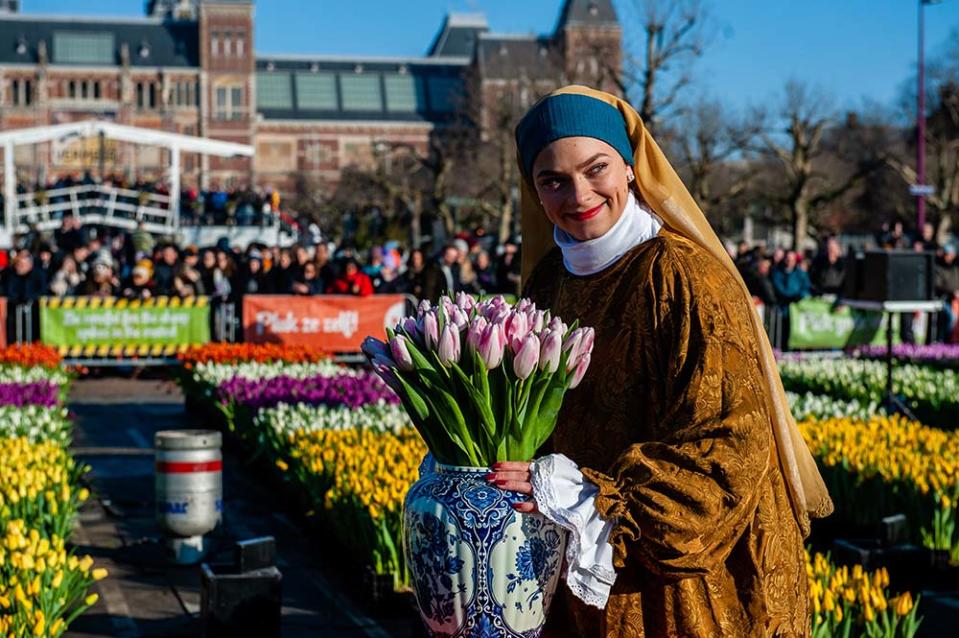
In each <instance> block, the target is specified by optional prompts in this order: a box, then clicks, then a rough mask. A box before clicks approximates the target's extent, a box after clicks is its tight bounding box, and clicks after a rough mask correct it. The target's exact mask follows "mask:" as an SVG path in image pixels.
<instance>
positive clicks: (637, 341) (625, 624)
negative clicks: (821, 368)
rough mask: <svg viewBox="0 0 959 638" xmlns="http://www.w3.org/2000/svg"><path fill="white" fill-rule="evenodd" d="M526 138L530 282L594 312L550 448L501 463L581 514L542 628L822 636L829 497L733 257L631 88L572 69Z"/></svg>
mask: <svg viewBox="0 0 959 638" xmlns="http://www.w3.org/2000/svg"><path fill="white" fill-rule="evenodd" d="M516 138H517V149H518V158H519V163H520V169H521V171H522V175H523V178H524V179H523V181H524V184H523V187H524V188H523V219H522V223H523V248H522V250H523V266H524V278H525V282H524V296H528V297H530V298H531V299H532V300H533V301H535V302H536V304H537V306H538V307H540V308H548V309H550V310H551V311H553V313H554V314H556V315H558V316H560V317H562V318H563V319H564V320H567V321H572V320H573V319H578V320H579V321H580V324H581V325H583V326H591V327H593V328H595V344H594V349H593V353H592V363H591V365H590V368H589V372H588V373H587V374H586V377H585V378H584V379H583V381H582V383H581V385H580V386H579V388H577V389H576V390H574V391H572V392H571V393H570V394H569V395H568V396H567V399H566V401H565V403H564V406H563V409H562V411H561V413H560V417H559V421H558V423H557V426H556V430H555V432H554V433H553V436H552V437H551V439H550V441H549V442H548V443H547V446H546V449H544V450H542V451H541V453H543V454H544V455H543V456H541V457H539V458H538V459H537V460H535V461H533V463H532V464H526V463H501V464H498V465H497V466H496V467H494V473H493V474H492V475H491V476H490V478H489V480H490V481H491V482H493V483H494V484H496V485H498V486H499V487H501V488H503V489H509V490H516V491H520V492H524V493H528V494H531V497H532V498H531V499H530V500H529V501H528V502H526V503H522V504H518V505H517V506H516V508H517V509H519V510H521V511H539V512H541V513H542V514H543V515H545V516H547V518H550V519H551V520H553V521H555V522H557V523H558V524H560V525H562V526H563V527H566V528H567V529H569V530H570V536H569V538H570V543H569V547H568V548H567V553H566V562H565V565H566V567H565V573H564V577H565V581H566V587H561V588H560V591H559V592H558V593H557V595H556V599H555V600H554V604H553V608H552V609H551V611H550V617H549V619H548V622H547V634H545V635H549V636H586V637H589V638H594V637H603V636H606V637H613V636H616V637H623V638H625V637H638V636H648V637H660V636H683V637H685V636H702V637H703V638H715V637H717V636H730V637H737V638H740V637H745V636H808V635H809V632H810V618H809V612H808V609H807V596H808V595H807V583H806V572H805V563H804V556H803V538H804V537H805V536H806V535H807V534H808V532H809V522H810V517H811V516H813V517H819V516H825V515H827V514H828V513H829V512H830V511H831V510H832V502H831V501H830V499H829V495H828V494H827V492H826V489H825V486H824V484H823V482H822V479H821V477H820V476H819V472H818V470H817V468H816V465H815V462H814V460H813V459H812V456H811V455H810V453H809V451H808V449H807V448H806V445H805V443H804V442H803V440H802V438H801V436H800V434H799V432H798V430H797V428H796V425H795V423H794V421H793V419H792V416H791V415H790V413H789V407H788V404H787V402H786V398H785V394H784V392H783V387H782V382H781V380H780V378H779V374H778V372H777V369H776V363H775V360H774V358H773V353H772V349H771V348H770V345H769V341H768V339H767V338H766V335H765V332H764V331H763V327H762V323H761V322H760V321H759V317H758V315H757V313H756V312H755V311H754V310H753V307H752V304H751V299H750V296H749V293H748V292H747V290H746V287H745V285H744V283H743V281H742V278H741V277H740V276H739V274H738V272H737V270H736V268H735V266H734V265H733V263H732V261H731V260H730V258H729V256H728V255H727V254H726V251H725V250H724V248H723V246H722V244H721V243H720V241H719V239H718V238H717V237H716V235H715V233H714V232H713V230H712V229H711V228H710V226H709V224H708V222H707V221H706V219H705V217H704V215H703V213H702V212H701V211H700V209H699V207H698V206H697V205H696V203H695V202H694V201H693V199H692V197H691V196H690V195H689V193H688V192H687V190H686V188H685V187H684V186H683V184H682V182H681V181H680V179H679V178H678V176H677V175H676V173H675V171H674V170H673V169H672V167H671V166H670V164H669V162H668V161H667V159H666V157H665V155H664V154H663V153H662V151H661V150H660V149H659V147H658V146H657V145H656V143H655V142H654V140H653V139H652V137H651V135H650V134H649V133H648V132H647V131H646V130H645V128H644V127H643V124H642V122H641V120H640V118H639V116H638V115H637V114H636V112H635V111H634V110H633V108H632V107H630V106H629V105H628V104H627V103H626V102H624V101H622V100H620V99H618V98H616V97H615V96H612V95H609V94H607V93H603V92H600V91H595V90H592V89H589V88H586V87H579V86H569V87H565V88H563V89H560V90H558V91H555V92H553V93H551V94H550V95H548V96H546V97H545V98H543V99H542V100H540V101H539V102H538V103H537V104H536V105H535V106H533V107H532V108H531V109H530V111H529V112H528V113H527V114H526V116H525V117H524V118H523V120H522V121H521V122H520V124H519V126H518V127H517V130H516ZM547 452H548V454H547Z"/></svg>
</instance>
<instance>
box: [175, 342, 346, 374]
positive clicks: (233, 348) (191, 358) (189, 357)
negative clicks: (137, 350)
mask: <svg viewBox="0 0 959 638" xmlns="http://www.w3.org/2000/svg"><path fill="white" fill-rule="evenodd" d="M177 358H178V359H179V360H180V361H181V362H182V363H183V366H184V367H185V368H187V369H190V368H192V367H193V366H195V365H196V364H198V363H247V362H257V363H267V362H275V361H282V362H286V363H317V362H319V361H323V360H325V359H328V358H329V355H328V354H326V353H324V352H320V351H317V350H316V349H314V348H307V347H305V346H289V345H280V344H272V343H268V344H254V343H209V344H207V345H204V346H196V347H193V348H190V349H189V350H187V351H186V352H183V353H181V354H179V355H177Z"/></svg>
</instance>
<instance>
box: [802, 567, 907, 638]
mask: <svg viewBox="0 0 959 638" xmlns="http://www.w3.org/2000/svg"><path fill="white" fill-rule="evenodd" d="M806 575H807V576H808V578H809V598H810V603H811V609H810V612H811V614H812V635H813V638H833V637H839V636H864V637H866V638H912V636H915V635H916V631H917V630H918V628H919V623H920V619H919V617H918V616H917V606H916V603H918V600H916V601H915V602H913V598H912V594H910V593H909V592H903V593H901V594H899V595H898V596H895V597H890V593H889V590H888V587H889V574H888V572H887V571H886V570H885V569H884V568H881V569H878V570H876V571H874V572H871V573H870V572H867V571H865V570H863V569H862V567H861V566H859V565H855V566H853V568H852V569H850V568H849V567H847V566H842V567H839V566H837V565H835V564H833V563H832V562H831V561H830V560H829V558H828V556H824V555H822V554H819V553H817V554H815V555H814V556H813V557H812V558H810V556H809V554H808V553H807V554H806Z"/></svg>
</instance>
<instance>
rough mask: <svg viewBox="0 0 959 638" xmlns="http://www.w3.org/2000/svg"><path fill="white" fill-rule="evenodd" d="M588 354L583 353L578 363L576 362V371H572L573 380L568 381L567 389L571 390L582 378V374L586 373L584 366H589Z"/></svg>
mask: <svg viewBox="0 0 959 638" xmlns="http://www.w3.org/2000/svg"><path fill="white" fill-rule="evenodd" d="M589 360H590V355H588V354H586V355H583V356H582V357H581V358H580V360H579V363H577V364H576V371H575V372H573V380H572V381H570V384H569V389H570V390H572V389H573V388H575V387H576V386H578V385H579V382H580V381H582V380H583V375H585V374H586V368H588V367H589Z"/></svg>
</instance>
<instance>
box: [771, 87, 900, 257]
mask: <svg viewBox="0 0 959 638" xmlns="http://www.w3.org/2000/svg"><path fill="white" fill-rule="evenodd" d="M757 118H759V119H760V120H764V121H768V119H769V118H767V117H765V116H764V115H763V114H761V113H757ZM776 120H777V123H776V124H775V125H774V126H771V127H770V126H766V125H763V126H762V128H761V131H760V133H759V139H760V141H761V145H760V151H761V152H762V153H763V154H764V155H765V156H766V157H767V158H768V159H769V160H770V161H773V162H774V163H775V164H776V165H778V167H779V169H780V172H779V175H778V176H777V178H776V179H774V180H773V181H772V183H770V184H768V185H767V188H766V190H765V192H764V193H762V197H763V198H764V199H765V200H766V201H767V202H768V203H770V204H772V205H774V206H777V207H779V208H780V209H782V210H783V211H785V212H786V213H787V214H788V216H789V218H790V221H791V222H792V227H793V247H794V248H795V249H800V248H801V247H802V243H803V241H804V240H805V239H806V237H807V236H808V235H809V226H810V222H811V221H812V218H813V216H814V215H815V214H816V213H818V212H819V211H821V210H822V209H823V208H824V207H826V206H827V205H829V204H831V203H833V202H835V201H837V200H839V199H840V198H842V197H844V196H846V195H847V194H848V193H850V191H852V190H853V189H854V188H855V187H856V186H858V185H859V184H861V183H862V182H863V180H864V179H865V178H866V177H867V176H868V175H869V174H871V173H872V172H873V171H875V170H876V169H877V168H879V166H881V165H882V163H883V161H885V158H884V157H883V158H879V157H875V156H867V157H861V158H857V159H853V158H850V157H848V156H844V154H843V153H842V152H841V150H842V149H841V147H840V145H839V144H838V140H841V139H842V136H840V135H838V134H837V129H838V127H839V122H838V118H837V115H836V112H835V110H834V109H833V108H832V106H831V105H830V103H829V100H828V99H826V98H825V96H824V95H823V94H822V93H820V92H818V91H815V90H811V89H810V88H809V87H807V86H806V85H804V84H802V83H799V82H796V81H790V82H788V83H787V84H786V89H785V94H784V100H783V103H782V109H781V111H780V113H779V114H778V117H777V118H776Z"/></svg>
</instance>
